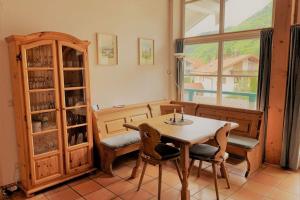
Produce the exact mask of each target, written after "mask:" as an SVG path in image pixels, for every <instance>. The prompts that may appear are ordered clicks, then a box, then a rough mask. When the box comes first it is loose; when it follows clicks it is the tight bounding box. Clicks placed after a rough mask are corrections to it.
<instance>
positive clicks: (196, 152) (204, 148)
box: [190, 144, 228, 161]
mask: <svg viewBox="0 0 300 200" xmlns="http://www.w3.org/2000/svg"><path fill="white" fill-rule="evenodd" d="M217 151H218V148H217V147H214V146H211V145H208V144H195V145H193V146H192V147H191V148H190V157H191V158H192V159H196V160H208V161H209V160H212V159H213V158H214V155H215V154H216V152H217ZM227 158H228V153H225V155H224V159H225V160H226V159H227Z"/></svg>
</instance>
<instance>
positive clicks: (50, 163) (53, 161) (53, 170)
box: [35, 155, 60, 182]
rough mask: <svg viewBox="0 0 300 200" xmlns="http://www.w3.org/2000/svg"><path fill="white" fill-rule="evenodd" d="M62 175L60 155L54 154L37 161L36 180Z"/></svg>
mask: <svg viewBox="0 0 300 200" xmlns="http://www.w3.org/2000/svg"><path fill="white" fill-rule="evenodd" d="M57 176H60V166H59V157H58V155H54V156H51V157H47V158H42V159H39V160H36V161H35V179H36V182H39V181H43V180H45V181H46V180H48V179H51V178H56V177H57Z"/></svg>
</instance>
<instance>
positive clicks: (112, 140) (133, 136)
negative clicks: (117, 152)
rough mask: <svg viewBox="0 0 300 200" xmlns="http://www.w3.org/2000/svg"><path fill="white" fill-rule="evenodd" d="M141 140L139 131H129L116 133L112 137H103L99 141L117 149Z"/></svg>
mask: <svg viewBox="0 0 300 200" xmlns="http://www.w3.org/2000/svg"><path fill="white" fill-rule="evenodd" d="M140 141H141V137H140V133H139V132H138V131H131V132H128V133H124V134H123V135H116V136H113V137H109V138H105V139H103V140H102V141H101V142H102V143H103V144H104V145H106V146H108V147H110V148H112V149H117V148H121V147H124V146H128V145H131V144H135V143H139V142H140Z"/></svg>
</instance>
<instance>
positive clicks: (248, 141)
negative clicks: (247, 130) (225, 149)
mask: <svg viewBox="0 0 300 200" xmlns="http://www.w3.org/2000/svg"><path fill="white" fill-rule="evenodd" d="M258 143H259V141H258V140H257V139H254V138H248V137H244V136H239V135H234V134H231V135H229V136H228V144H230V145H233V146H238V147H242V148H245V149H253V148H254V147H255V146H256V145H257V144H258Z"/></svg>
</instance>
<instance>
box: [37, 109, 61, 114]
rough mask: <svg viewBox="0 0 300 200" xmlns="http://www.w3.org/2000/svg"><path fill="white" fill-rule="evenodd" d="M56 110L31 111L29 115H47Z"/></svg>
mask: <svg viewBox="0 0 300 200" xmlns="http://www.w3.org/2000/svg"><path fill="white" fill-rule="evenodd" d="M57 110H58V109H47V110H38V111H31V114H33V115H34V114H41V113H48V112H54V111H57Z"/></svg>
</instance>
